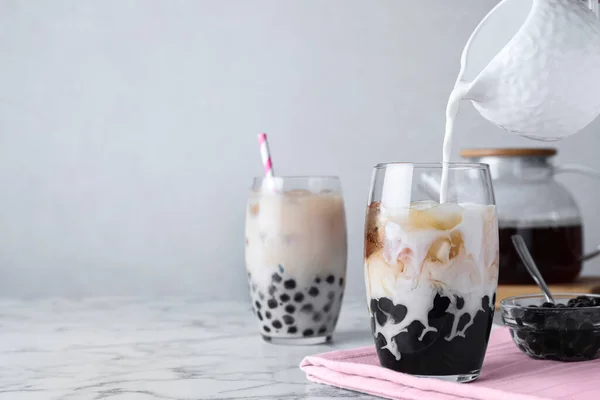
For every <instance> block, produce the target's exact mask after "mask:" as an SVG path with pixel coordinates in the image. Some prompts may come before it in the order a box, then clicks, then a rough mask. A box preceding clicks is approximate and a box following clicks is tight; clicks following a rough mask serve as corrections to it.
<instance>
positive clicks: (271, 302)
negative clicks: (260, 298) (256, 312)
mask: <svg viewBox="0 0 600 400" xmlns="http://www.w3.org/2000/svg"><path fill="white" fill-rule="evenodd" d="M267 305H268V306H269V308H271V309H273V308H277V300H275V299H269V301H267Z"/></svg>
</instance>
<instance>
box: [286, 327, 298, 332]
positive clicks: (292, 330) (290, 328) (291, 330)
mask: <svg viewBox="0 0 600 400" xmlns="http://www.w3.org/2000/svg"><path fill="white" fill-rule="evenodd" d="M296 332H298V328H296V327H295V326H290V327H289V328H288V333H292V334H293V333H296Z"/></svg>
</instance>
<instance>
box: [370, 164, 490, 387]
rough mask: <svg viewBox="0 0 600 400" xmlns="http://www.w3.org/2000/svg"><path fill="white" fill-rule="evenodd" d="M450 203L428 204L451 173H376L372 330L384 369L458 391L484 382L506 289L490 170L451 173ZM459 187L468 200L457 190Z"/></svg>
mask: <svg viewBox="0 0 600 400" xmlns="http://www.w3.org/2000/svg"><path fill="white" fill-rule="evenodd" d="M444 167H447V168H448V174H447V180H448V185H449V188H451V189H453V190H451V191H449V192H448V197H447V198H446V200H447V202H446V203H443V204H440V203H438V202H437V201H432V200H425V199H427V195H426V194H425V193H424V192H421V187H422V186H421V183H422V182H423V179H427V178H429V177H430V176H431V175H432V174H433V175H436V176H439V174H440V173H441V171H442V164H440V163H438V164H409V163H406V164H404V163H398V164H383V165H379V166H377V167H376V168H375V172H374V176H373V182H372V191H371V197H370V200H369V205H368V208H367V215H366V227H365V271H364V272H365V282H366V290H367V296H368V300H369V310H370V313H371V327H372V332H373V336H374V338H375V344H376V347H377V352H378V356H379V359H380V362H381V364H382V365H383V366H384V367H387V368H391V369H394V370H397V371H400V372H405V373H410V374H414V375H421V376H431V377H438V378H445V379H449V380H454V381H468V380H472V379H475V378H476V377H477V376H478V375H479V372H480V369H481V364H482V362H483V356H484V354H485V349H486V346H487V340H488V337H489V333H490V330H491V324H492V318H493V313H494V302H495V292H496V286H497V280H498V223H497V218H496V209H495V206H494V199H493V193H492V189H491V183H490V182H491V181H490V176H489V171H488V168H487V166H486V165H483V164H445V165H444ZM458 182H461V184H463V185H466V189H468V190H467V191H466V192H463V191H461V190H455V189H456V185H457V183H458Z"/></svg>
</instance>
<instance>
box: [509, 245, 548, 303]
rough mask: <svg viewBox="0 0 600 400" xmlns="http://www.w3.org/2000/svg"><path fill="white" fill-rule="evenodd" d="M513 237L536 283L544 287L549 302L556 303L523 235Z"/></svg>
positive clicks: (516, 247)
mask: <svg viewBox="0 0 600 400" xmlns="http://www.w3.org/2000/svg"><path fill="white" fill-rule="evenodd" d="M511 239H512V242H513V244H514V245H515V249H516V250H517V253H519V257H521V261H523V264H525V268H527V271H528V272H529V275H531V277H532V278H533V280H534V281H535V283H537V285H538V286H539V287H540V289H542V292H543V293H544V296H546V300H547V301H548V302H549V303H552V304H554V298H553V297H552V295H551V294H550V289H548V285H546V281H544V278H543V277H542V274H541V273H540V270H539V269H538V267H537V266H536V265H535V262H534V261H533V258H531V253H529V249H528V248H527V245H526V244H525V241H524V240H523V237H522V236H521V235H512V236H511Z"/></svg>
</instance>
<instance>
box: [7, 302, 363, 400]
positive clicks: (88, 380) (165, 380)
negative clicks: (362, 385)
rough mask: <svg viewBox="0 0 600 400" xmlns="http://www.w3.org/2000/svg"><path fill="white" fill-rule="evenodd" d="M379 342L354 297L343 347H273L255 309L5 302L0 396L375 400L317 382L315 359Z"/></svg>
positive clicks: (341, 335) (338, 340) (338, 337)
mask: <svg viewBox="0 0 600 400" xmlns="http://www.w3.org/2000/svg"><path fill="white" fill-rule="evenodd" d="M368 344H372V339H371V336H370V333H369V321H368V318H367V310H366V303H365V300H364V299H362V298H361V299H346V301H345V302H344V306H343V310H342V315H341V318H340V321H339V324H338V328H337V332H336V334H335V335H334V341H333V343H332V344H329V345H321V346H307V347H288V346H276V345H272V344H268V343H265V342H264V341H263V340H262V339H261V338H260V336H259V335H258V327H257V326H256V322H255V317H254V316H253V315H252V313H251V311H250V305H249V304H248V303H234V302H230V303H217V302H210V303H203V302H200V301H194V300H184V299H164V300H161V301H146V300H139V299H135V300H132V299H84V300H65V299H47V300H31V301H11V300H0V400H5V399H10V400H25V399H27V400H30V399H31V400H38V399H40V400H41V399H43V400H55V399H56V400H58V399H65V400H67V399H110V400H120V399H127V400H150V399H177V400H179V399H181V400H183V399H185V400H189V399H292V400H293V399H313V400H316V399H331V398H352V399H359V400H360V399H374V397H372V396H366V395H362V394H359V393H354V392H350V391H345V390H341V389H336V388H332V387H328V386H324V385H317V384H313V383H310V382H308V381H307V380H306V378H305V376H304V374H303V372H302V371H301V370H300V369H299V368H298V364H299V363H300V361H301V360H302V358H303V357H304V356H306V355H309V354H314V353H320V352H324V351H329V350H333V349H340V348H350V347H356V346H363V345H368Z"/></svg>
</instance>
